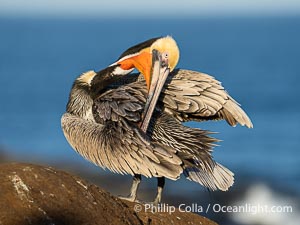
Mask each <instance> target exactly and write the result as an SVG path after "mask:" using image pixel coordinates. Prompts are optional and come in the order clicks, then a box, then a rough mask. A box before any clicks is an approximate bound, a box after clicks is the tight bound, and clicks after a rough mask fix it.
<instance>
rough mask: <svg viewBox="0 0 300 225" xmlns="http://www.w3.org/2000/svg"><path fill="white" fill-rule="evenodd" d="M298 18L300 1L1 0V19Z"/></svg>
mask: <svg viewBox="0 0 300 225" xmlns="http://www.w3.org/2000/svg"><path fill="white" fill-rule="evenodd" d="M248 14H249V15H281V14H283V15H298V14H300V1H299V0H184V1H182V0H180V1H176V0H148V1H144V0H109V1H103V0H83V1H78V0H0V16H1V15H2V16H3V15H4V16H24V15H25V16H63V17H72V16H82V17H122V16H146V17H155V16H158V17H167V16H178V15H180V16H206V15H248Z"/></svg>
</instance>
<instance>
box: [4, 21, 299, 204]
mask: <svg viewBox="0 0 300 225" xmlns="http://www.w3.org/2000/svg"><path fill="white" fill-rule="evenodd" d="M164 35H171V36H173V37H174V38H175V39H176V40H177V42H178V45H179V47H180V49H181V58H180V62H179V65H178V67H179V68H184V69H191V70H196V71H201V72H205V73H208V74H210V75H213V76H214V77H215V78H216V79H218V80H220V81H222V84H223V85H224V87H225V88H226V90H227V91H228V92H229V93H230V95H231V96H233V97H234V98H235V99H236V100H237V101H238V102H239V103H240V104H241V105H242V108H243V109H244V110H245V111H246V112H247V113H248V115H249V117H250V118H251V119H252V122H253V124H254V128H253V129H247V128H245V127H241V126H237V127H235V128H232V127H230V126H229V125H228V124H227V123H226V122H224V121H223V122H204V123H195V122H190V123H188V125H189V126H192V127H197V128H202V129H208V130H211V131H216V132H218V133H217V134H215V135H214V136H215V137H217V138H219V139H221V140H223V141H222V142H221V143H220V146H218V147H216V148H215V150H214V157H215V159H216V160H217V161H218V162H220V163H222V164H223V165H226V166H227V167H228V168H230V169H231V170H232V171H234V172H235V174H236V184H235V186H234V187H233V188H232V189H231V190H232V192H233V193H238V192H240V191H241V189H242V187H243V188H244V187H245V186H246V187H249V186H251V185H254V184H256V183H263V184H265V185H267V186H268V187H270V190H274V191H277V192H278V193H280V194H286V195H288V196H290V197H292V198H296V199H299V195H300V147H299V146H300V131H299V130H300V104H299V98H300V17H296V16H295V17H288V16H285V17H237V18H231V17H219V18H195V19H192V18H190V19H180V20H179V19H139V20H135V19H124V18H123V19H101V18H98V19H46V18H43V19H42V18H31V19H30V18H26V19H24V18H6V17H0V84H1V88H0V104H1V105H0V149H1V152H0V153H2V156H0V157H3V160H4V159H5V161H23V162H34V163H40V164H48V165H52V166H57V167H60V168H64V169H68V170H70V171H73V172H75V173H77V174H89V176H87V179H89V180H91V181H92V182H96V180H97V179H98V178H99V177H100V178H101V177H103V179H102V180H101V182H98V184H99V185H100V186H101V184H102V186H104V187H105V188H106V189H107V190H111V192H113V193H114V194H118V193H120V192H122V193H126V192H127V189H129V185H130V182H131V178H130V177H124V176H120V175H116V174H112V173H110V172H109V171H104V170H102V169H99V168H97V167H96V166H93V165H92V164H90V163H89V162H87V161H85V160H84V159H82V158H81V156H79V155H78V154H77V153H75V151H73V150H72V148H71V147H70V146H69V144H68V143H67V141H66V140H65V138H64V136H63V133H62V131H61V127H60V117H61V115H62V114H63V113H64V111H65V106H66V103H67V100H68V94H69V91H70V88H71V85H72V82H73V81H74V79H75V78H76V77H77V76H78V75H79V74H81V73H82V72H85V71H87V70H100V69H102V68H105V67H107V66H108V65H110V64H111V63H113V62H114V60H116V59H117V58H118V57H119V55H120V54H121V53H122V52H123V51H124V50H126V49H127V48H128V47H130V46H133V45H134V44H136V43H139V42H141V41H144V40H147V39H149V38H152V37H157V36H164ZM82 171H85V173H84V172H82ZM119 180H122V181H124V182H125V183H124V185H125V187H124V186H122V190H119V189H120V187H119V186H118V181H119ZM146 184H147V185H146V186H144V187H142V190H144V191H145V192H146V190H147V191H148V190H151V191H152V192H154V189H155V180H153V181H147V182H146ZM167 185H168V186H167V187H166V192H167V193H168V194H169V195H172V196H175V195H176V196H177V197H178V199H181V200H184V199H188V198H195V196H203V195H207V192H206V191H203V189H201V188H199V186H198V185H197V184H194V183H192V182H189V181H186V180H184V179H182V180H180V181H178V182H171V181H170V182H168V184H167ZM118 187H119V189H118ZM229 192H230V191H229ZM226 196H227V195H226Z"/></svg>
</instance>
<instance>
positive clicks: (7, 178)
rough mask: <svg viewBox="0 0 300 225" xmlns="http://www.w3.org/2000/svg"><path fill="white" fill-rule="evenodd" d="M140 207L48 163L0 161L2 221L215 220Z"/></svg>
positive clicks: (36, 224)
mask: <svg viewBox="0 0 300 225" xmlns="http://www.w3.org/2000/svg"><path fill="white" fill-rule="evenodd" d="M137 207H138V210H137ZM143 207H144V206H143V205H139V206H136V204H135V203H129V202H125V201H121V200H120V199H118V198H116V197H114V196H112V195H111V194H109V193H108V192H106V191H104V190H103V189H101V188H99V187H97V186H96V185H94V184H90V183H88V182H87V181H85V180H83V179H81V178H79V177H77V176H74V175H71V174H69V173H66V172H64V171H59V170H56V169H53V168H51V167H45V166H39V165H32V164H24V163H4V164H0V225H2V224H4V225H55V224H57V225H70V224H71V225H79V224H80V225H83V224H84V225H89V224H91V225H97V224H116V225H122V224H134V225H135V224H139V225H140V224H150V225H155V224H175V225H176V224H202V225H216V223H215V222H213V221H211V220H209V219H207V218H204V217H201V216H199V215H196V214H193V213H188V212H184V213H183V212H179V211H178V210H176V211H175V212H173V213H168V212H155V213H151V212H148V211H146V212H145V210H144V208H143ZM136 211H139V212H136Z"/></svg>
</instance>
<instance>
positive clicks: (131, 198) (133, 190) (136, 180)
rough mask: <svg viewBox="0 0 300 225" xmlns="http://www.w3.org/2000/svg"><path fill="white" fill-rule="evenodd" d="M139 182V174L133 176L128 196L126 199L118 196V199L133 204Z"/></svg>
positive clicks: (140, 177)
mask: <svg viewBox="0 0 300 225" xmlns="http://www.w3.org/2000/svg"><path fill="white" fill-rule="evenodd" d="M141 180H142V176H141V174H135V175H134V177H133V181H132V186H131V189H130V194H129V196H128V197H122V196H120V197H119V198H120V199H123V200H127V201H130V202H135V201H136V196H137V190H138V188H139V185H140V183H141Z"/></svg>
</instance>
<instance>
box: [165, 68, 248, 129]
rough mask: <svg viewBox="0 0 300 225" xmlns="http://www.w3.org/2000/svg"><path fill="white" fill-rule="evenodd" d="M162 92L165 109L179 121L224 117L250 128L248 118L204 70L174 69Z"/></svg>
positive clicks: (228, 120)
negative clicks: (201, 71)
mask: <svg viewBox="0 0 300 225" xmlns="http://www.w3.org/2000/svg"><path fill="white" fill-rule="evenodd" d="M168 82H169V83H168V84H167V85H166V88H165V90H164V93H163V95H162V101H163V103H164V107H165V111H166V112H168V113H171V114H173V115H174V116H175V117H176V118H177V119H179V120H180V121H189V120H197V121H202V120H220V119H225V120H226V121H227V122H228V123H229V124H230V125H231V126H235V125H236V124H237V123H239V124H241V125H242V126H244V125H245V126H247V127H249V128H252V127H253V125H252V122H251V120H250V119H249V117H248V116H247V114H246V113H245V112H244V111H243V110H242V109H241V107H240V105H239V104H238V103H237V102H236V101H235V100H234V99H233V98H232V97H231V96H230V95H229V94H228V93H227V91H226V90H225V89H224V87H223V86H222V85H221V83H220V82H219V81H217V80H216V79H214V78H213V77H212V76H209V75H207V74H204V73H200V72H196V71H190V70H181V69H180V70H176V71H174V72H173V73H172V74H171V75H170V77H169V80H168Z"/></svg>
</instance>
